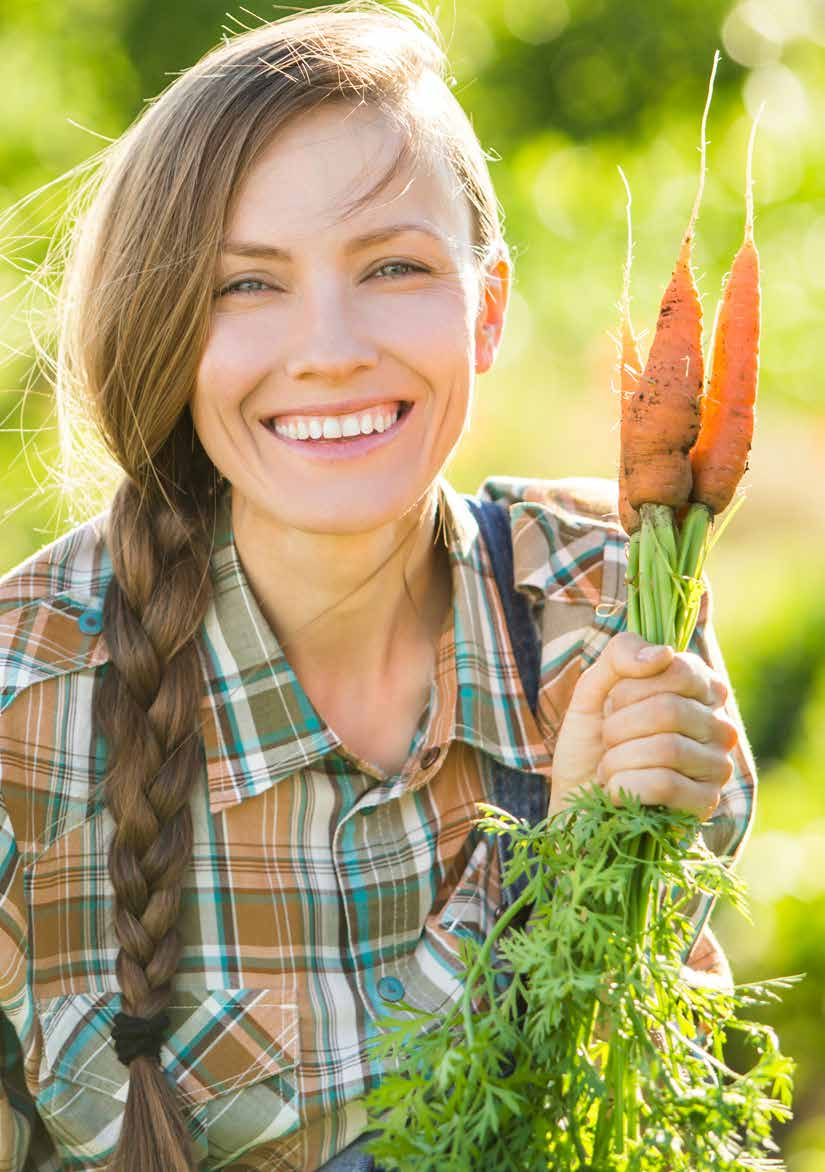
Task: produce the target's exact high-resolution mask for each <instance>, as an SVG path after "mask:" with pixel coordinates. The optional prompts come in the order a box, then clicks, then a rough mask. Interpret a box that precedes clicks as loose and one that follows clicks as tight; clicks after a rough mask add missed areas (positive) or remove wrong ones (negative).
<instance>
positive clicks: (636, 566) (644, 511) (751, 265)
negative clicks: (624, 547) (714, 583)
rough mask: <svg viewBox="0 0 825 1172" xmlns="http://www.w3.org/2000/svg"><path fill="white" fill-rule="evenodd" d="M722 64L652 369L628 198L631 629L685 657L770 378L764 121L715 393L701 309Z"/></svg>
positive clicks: (624, 341) (724, 313)
mask: <svg viewBox="0 0 825 1172" xmlns="http://www.w3.org/2000/svg"><path fill="white" fill-rule="evenodd" d="M718 59H719V54H718V52H717V53H716V55H715V57H714V61H713V70H712V73H711V78H710V84H709V87H708V100H707V104H706V106H705V111H704V114H703V117H702V144H701V170H700V178H699V189H698V191H697V194H696V200H695V202H694V205H693V210H692V212H691V216H690V221H689V223H688V226H687V230H686V232H685V234H684V237H683V239H682V244H681V248H680V250H679V256H678V258H677V261H676V267H675V269H674V271H673V276H672V277H671V280H670V284H669V285H668V287H667V289H666V291H665V294H664V297H663V298H662V302H661V307H660V309H659V319H658V322H657V325H656V332H655V335H654V338H653V343H652V345H651V347H650V352H649V354H648V357H647V361H646V362H645V364H644V369H642V359H641V355H640V352H639V345H638V340H637V338H636V336H635V334H634V332H633V327H632V325H631V321H630V305H629V302H630V295H629V286H630V262H631V251H632V236H631V229H630V199H629V191H628V256H627V262H626V265H625V281H624V291H623V297H622V329H621V341H620V392H621V451H620V459H619V517H620V520H621V523H622V526H623V528H624V530H625V532H626V533H627V534H628V537H629V539H630V544H629V555H628V583H627V585H628V626H629V628H630V629H631V630H634V631H636V632H638V633H639V634H641V635H643V636H644V637H645V638H646V639H648V640H650V641H651V642H654V643H669V644H670V645H671V646H673V647H675V648H676V649H677V650H679V651H683V650H685V648H686V647H687V645H688V643H689V641H690V638H691V635H692V633H693V630H694V627H695V624H696V619H697V616H698V612H699V605H700V602H701V595H702V584H701V573H702V569H703V566H704V561H705V557H706V555H707V552H708V550H709V547H710V544H711V540H710V532H711V528H712V522H713V519H714V517H715V516H716V515H717V514H719V513H721V512H723V511H724V509H726V508H727V506H728V504H729V503H730V501H731V499H732V498H733V495H734V492H735V490H736V487H737V485H738V484H739V481H740V480H741V478H742V475H743V474H744V472H745V470H746V468H747V458H748V452H749V451H750V447H751V440H752V438H753V425H754V407H755V402H756V388H757V380H758V371H759V325H760V290H759V254H758V252H757V250H756V246H755V244H754V240H753V195H752V179H751V166H752V156H753V143H754V137H755V132H756V126H757V124H758V120H759V114H757V117H756V119H755V120H754V123H753V127H752V129H751V136H750V142H749V145H748V161H747V179H746V218H745V237H744V241H743V243H742V246H741V247H740V249H739V251H738V252H737V254H736V256H735V258H734V261H733V265H732V267H731V271H730V273H729V275H728V278H727V281H726V283H725V286H724V291H723V296H722V299H721V301H720V302H719V305H718V307H717V312H716V319H715V323H714V328H713V335H712V339H711V364H710V374H709V378H708V380H707V386H706V387H705V374H704V362H703V355H702V305H701V301H700V298H699V293H698V290H697V288H696V283H695V280H694V277H693V272H692V270H691V264H690V253H691V244H692V241H693V232H694V227H695V224H696V219H697V216H698V212H699V204H700V202H701V197H702V189H703V186H704V176H705V125H706V121H707V114H708V108H709V106H710V99H711V94H712V90H713V80H714V77H715V74H716V66H717V63H718ZM760 113H761V111H760ZM622 178H623V179H624V175H623V174H622ZM625 182H626V181H625ZM720 533H721V529H720V531H719V532H718V533H716V534H715V536H714V539H713V540H714V541H715V540H716V539H717V538H718V536H719V535H720Z"/></svg>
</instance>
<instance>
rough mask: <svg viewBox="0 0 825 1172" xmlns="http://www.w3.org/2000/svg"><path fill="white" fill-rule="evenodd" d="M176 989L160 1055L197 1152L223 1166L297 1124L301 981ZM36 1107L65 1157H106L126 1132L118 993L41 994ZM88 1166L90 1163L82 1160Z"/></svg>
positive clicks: (101, 1162)
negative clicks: (117, 1039) (116, 1034)
mask: <svg viewBox="0 0 825 1172" xmlns="http://www.w3.org/2000/svg"><path fill="white" fill-rule="evenodd" d="M286 992H287V996H285V995H284V994H285V991H284V990H283V989H281V988H278V989H260V988H258V989H201V990H198V989H191V990H190V989H183V990H175V992H174V993H173V995H172V1000H171V1002H170V1004H169V1006H168V1009H167V1013H168V1015H169V1018H170V1025H169V1027H168V1028H167V1030H166V1036H165V1038H164V1041H163V1044H162V1046H161V1050H160V1064H161V1066H162V1068H163V1070H164V1071H165V1073H166V1076H167V1078H169V1079H170V1080H171V1081H172V1082H173V1083H174V1084H175V1087H176V1091H177V1095H178V1099H179V1102H180V1103H181V1107H182V1109H183V1113H184V1117H185V1118H186V1121H187V1126H188V1128H189V1132H190V1134H191V1136H192V1139H193V1141H194V1143H195V1147H196V1151H197V1154H198V1159H199V1161H201V1162H205V1167H207V1168H221V1167H223V1166H224V1165H225V1164H227V1163H229V1162H230V1161H231V1160H232V1159H233V1158H235V1157H237V1156H239V1155H241V1154H243V1153H244V1152H245V1151H247V1150H248V1149H249V1148H252V1147H257V1146H258V1145H260V1144H264V1143H267V1142H269V1141H271V1140H274V1139H277V1138H279V1137H281V1136H284V1135H287V1134H288V1133H289V1132H290V1131H294V1130H295V1129H296V1128H297V1127H298V1121H299V1116H298V1109H297V1102H298V1093H297V1075H298V1068H299V1063H300V1040H299V1038H300V1035H299V1010H298V1004H297V997H296V996H295V995H294V994H295V990H294V989H292V990H288V991H286ZM37 1005H38V1015H39V1018H40V1023H41V1027H42V1031H43V1051H42V1062H41V1072H40V1075H41V1077H40V1093H39V1095H38V1100H37V1101H38V1108H39V1110H40V1113H41V1114H42V1116H43V1118H44V1121H45V1123H46V1125H47V1127H48V1128H49V1130H50V1131H51V1133H52V1135H53V1136H54V1138H55V1141H56V1143H57V1144H58V1148H59V1151H60V1154H61V1158H62V1159H63V1160H65V1161H67V1162H70V1163H72V1165H73V1166H74V1164H75V1163H76V1162H77V1160H78V1158H79V1157H82V1158H83V1160H84V1161H89V1160H91V1161H92V1162H90V1163H89V1164H88V1166H89V1167H97V1166H100V1167H103V1166H105V1163H106V1160H107V1158H108V1157H109V1156H110V1155H111V1152H112V1149H113V1148H114V1146H115V1144H116V1142H117V1138H118V1135H119V1132H120V1126H121V1117H122V1113H123V1109H124V1106H125V1103H126V1095H127V1092H128V1089H129V1069H128V1067H126V1066H124V1065H123V1064H122V1063H121V1062H120V1060H119V1059H118V1057H117V1054H116V1052H115V1047H114V1043H113V1041H112V1038H111V1030H112V1024H113V1021H114V1016H115V1014H116V1013H118V1012H119V1010H120V1009H121V995H120V993H117V992H106V993H72V994H68V995H64V996H60V997H51V998H41V999H39V1000H38V1003H37ZM83 1166H84V1167H86V1166H87V1164H86V1163H84V1165H83Z"/></svg>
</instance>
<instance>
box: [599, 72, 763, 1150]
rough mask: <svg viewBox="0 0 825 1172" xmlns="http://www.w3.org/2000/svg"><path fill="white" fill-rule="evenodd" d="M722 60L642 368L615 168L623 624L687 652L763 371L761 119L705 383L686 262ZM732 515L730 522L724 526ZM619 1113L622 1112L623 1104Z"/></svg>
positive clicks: (613, 1064)
mask: <svg viewBox="0 0 825 1172" xmlns="http://www.w3.org/2000/svg"><path fill="white" fill-rule="evenodd" d="M718 60H719V53H718V52H717V53H716V54H715V56H714V59H713V69H712V71H711V77H710V82H709V85H708V97H707V102H706V105H705V110H704V113H703V116H702V129H701V151H700V153H701V166H700V177H699V188H698V191H697V193H696V199H695V201H694V205H693V209H692V211H691V215H690V220H689V222H688V226H687V230H686V232H685V234H684V236H683V238H682V243H681V247H680V249H679V255H678V257H677V260H676V267H675V268H674V271H673V275H672V277H671V279H670V283H669V284H668V286H667V289H666V290H665V293H664V296H663V298H662V301H661V305H660V309H659V318H658V321H657V325H656V331H655V334H654V337H653V342H652V344H651V347H650V351H649V353H648V357H647V361H646V362H645V363H644V368H642V359H641V354H640V351H639V344H638V340H637V338H636V335H635V334H634V332H633V327H632V324H631V321H630V304H629V303H630V264H631V256H632V247H633V242H632V229H631V223H630V190H629V187H628V186H627V180H626V179H625V177H624V173H623V172H621V168H620V169H619V170H620V173H621V175H622V179H623V181H624V183H625V187H626V188H627V193H628V203H627V214H628V251H627V260H626V263H625V271H624V288H623V294H622V303H621V308H622V326H621V338H620V343H619V345H620V393H621V443H620V459H619V517H620V520H621V523H622V526H623V528H624V530H625V532H626V533H627V534H628V537H629V547H628V570H627V596H628V615H627V625H628V629H629V630H632V631H636V632H637V633H638V634H640V635H642V636H643V637H644V638H645V639H647V640H648V641H650V642H652V643H668V644H669V645H670V646H672V647H674V648H675V649H676V650H677V651H684V650H685V649H686V648H687V647H688V644H689V643H690V640H691V637H692V635H693V632H694V629H695V626H696V621H697V618H698V614H699V608H700V604H701V599H702V594H703V592H704V586H703V583H702V581H701V575H702V571H703V567H704V563H705V559H706V557H707V554H708V551H709V549H710V547H711V545H712V544H714V543H715V541H716V540H718V537H719V536H720V535H721V531H722V529H723V528H724V525H722V526H720V528H719V530H718V532H716V533H715V534H713V525H714V519H715V517H716V516H717V515H718V514H719V513H722V512H723V511H724V510H725V509H726V508H727V506H728V505H729V504H730V502H731V500H732V498H733V495H734V492H735V490H736V488H737V485H738V484H739V482H740V480H741V478H742V476H743V474H744V472H745V470H746V468H747V466H748V465H747V459H748V453H749V451H750V447H751V441H752V438H753V427H754V413H755V403H756V391H757V381H758V372H759V332H760V288H759V254H758V252H757V250H756V246H755V244H754V239H753V194H752V159H753V144H754V138H755V132H756V127H757V125H758V121H759V116H760V115H761V109H760V111H759V113H758V114H757V116H756V118H755V119H754V122H753V126H752V128H751V134H750V140H749V143H748V153H747V172H746V184H745V186H746V214H745V234H744V241H743V243H742V245H741V247H740V248H739V251H738V252H737V253H736V256H735V258H734V261H733V265H732V267H731V270H730V273H729V274H728V276H727V280H726V282H725V283H724V288H723V295H722V298H721V300H720V302H719V304H718V306H717V310H716V317H715V320H714V327H713V331H712V337H711V361H710V370H709V374H708V377H707V380H706V379H705V371H704V361H703V354H702V304H701V301H700V298H699V292H698V289H697V287H696V282H695V280H694V277H693V272H692V270H691V263H690V260H691V244H692V241H693V233H694V228H695V224H696V219H697V216H698V212H699V205H700V202H701V198H702V190H703V186H704V176H705V127H706V122H707V115H708V110H709V107H710V100H711V96H712V92H713V81H714V78H715V75H716V67H717V64H718ZM738 503H741V498H740V501H739V502H738ZM736 507H738V504H737V506H735V508H736ZM735 508H734V511H735ZM731 516H732V513H730V514H728V517H727V518H726V520H725V523H724V524H725V525H726V524H727V522H728V521H729V520H730V517H731ZM634 851H635V854H634V857H635V858H637V859H638V860H639V861H640V865H639V867H638V868H637V872H636V874H635V876H634V879H635V880H636V882H634V885H633V892H632V897H631V912H630V918H631V921H632V923H633V926H634V931H635V932H636V933H637V935H638V938H639V939H640V940H643V939H645V937H646V933H647V931H648V925H649V923H650V920H651V917H652V916H653V915H654V914H655V909H654V898H653V895H652V892H651V886H652V884H651V880H650V876H651V874H652V872H651V869H650V868H649V867H648V866H646V864H647V863H649V862H653V863H654V864H655V862H656V861H657V857H656V851H657V845H656V843H655V842H654V841H653V839H652V838H651V836H650V835H644V836H641V837H640V839H639V841H638V842H637V843H636V845H635V847H634V848H631V853H632V854H633V853H634ZM624 1066H625V1055H624V1053H623V1043H622V1041H621V1040H618V1041H617V1042H616V1043H615V1044H614V1045H612V1046H611V1047H610V1051H609V1054H608V1059H607V1070H606V1078H607V1080H608V1082H610V1081H611V1079H612V1077H613V1074H614V1073H617V1072H620V1071H621V1070H622V1069H623V1068H624ZM614 1068H615V1071H614ZM620 1077H621V1076H620ZM615 1109H616V1110H618V1111H621V1099H618V1100H617V1103H616V1105H615ZM601 1114H602V1115H603V1117H604V1118H603V1119H600V1121H599V1122H600V1124H602V1125H603V1126H604V1127H607V1126H612V1127H614V1128H615V1127H616V1121H615V1119H614V1120H612V1121H611V1123H610V1124H608V1122H607V1113H606V1110H605V1109H603V1111H602V1113H601ZM619 1129H620V1130H621V1124H619ZM597 1130H598V1131H601V1127H600V1128H598V1129H597Z"/></svg>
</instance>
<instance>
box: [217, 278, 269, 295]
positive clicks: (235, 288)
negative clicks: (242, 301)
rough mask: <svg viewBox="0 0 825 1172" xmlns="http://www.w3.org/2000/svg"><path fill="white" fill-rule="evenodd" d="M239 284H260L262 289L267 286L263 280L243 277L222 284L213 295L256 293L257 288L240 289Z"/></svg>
mask: <svg viewBox="0 0 825 1172" xmlns="http://www.w3.org/2000/svg"><path fill="white" fill-rule="evenodd" d="M241 285H261V286H262V287H263V288H264V289H266V288H268V286H267V285H266V283H265V282H264V281H259V280H257V279H256V278H255V277H243V278H242V280H240V281H233V282H232V283H231V284H229V285H224V286H223V288H221V289H218V290H217V291H216V292H215V294H214V296H215V297H223V296H224V295H225V294H227V293H249V292H252V293H257V292H258V290H257V289H252V290H249V289H241Z"/></svg>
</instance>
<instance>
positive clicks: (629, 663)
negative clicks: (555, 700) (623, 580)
mask: <svg viewBox="0 0 825 1172" xmlns="http://www.w3.org/2000/svg"><path fill="white" fill-rule="evenodd" d="M675 654H676V653H675V651H674V649H673V648H672V647H669V646H668V645H667V644H666V643H649V642H648V641H647V639H643V638H642V636H641V635H637V634H635V633H634V632H633V631H621V632H620V633H619V634H618V635H614V636H613V638H612V639H611V640H610V642H609V643H608V644H607V646H606V647H605V649H604V651H602V653H601V654H600V655H599V657H598V659H596V660H595V661H594V662H593V663H592V664H591V665H590V667H588V668H585V670H584V671H583V672H582V674H581V675H580V676H579V679H578V682H577V684H576V687H575V690H574V692H573V695H572V697H571V699H570V708H571V709H572V710H573V711H574V712H577V713H579V714H580V715H587V716H595V715H599V716H600V715H601V712H602V708H603V707H604V702H605V700H606V699H607V696H608V693H609V692H610V691H611V689H612V688H613V687H614V685H615V684H617V683H618V682H619V680H622V679H628V678H630V679H642V678H644V677H645V676H655V675H658V674H659V673H660V672H662V671H664V670H665V668H666V667H669V666H670V664H671V662H672V660H673V657H674V655H675ZM640 655H641V656H642V658H639V656H640Z"/></svg>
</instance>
